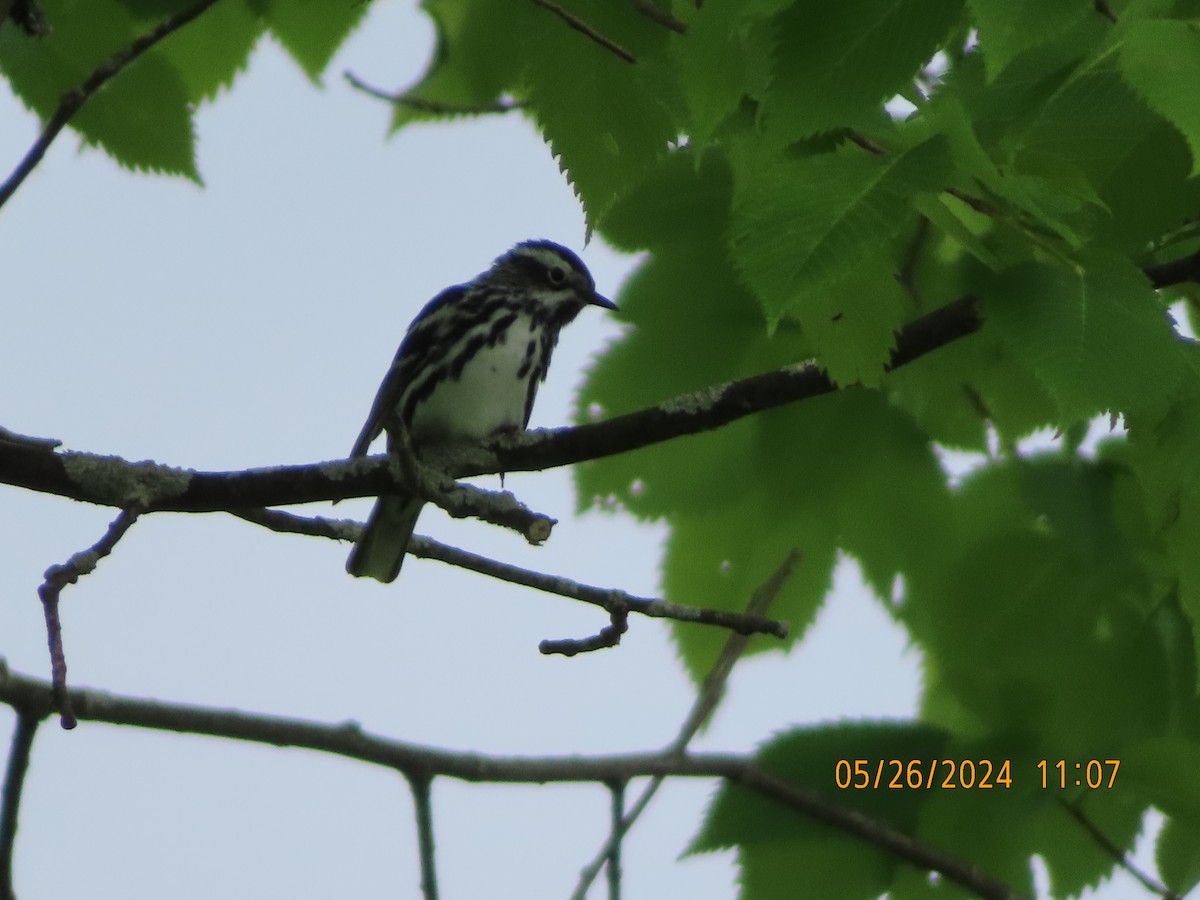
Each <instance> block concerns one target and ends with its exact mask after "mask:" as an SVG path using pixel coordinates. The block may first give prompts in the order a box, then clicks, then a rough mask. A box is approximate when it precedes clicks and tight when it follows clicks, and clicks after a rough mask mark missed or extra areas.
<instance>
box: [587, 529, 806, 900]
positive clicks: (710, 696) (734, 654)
mask: <svg viewBox="0 0 1200 900" xmlns="http://www.w3.org/2000/svg"><path fill="white" fill-rule="evenodd" d="M799 561H800V552H799V551H798V550H793V551H792V552H791V553H789V554H788V555H787V556H786V557H785V558H784V560H783V562H782V563H780V564H779V568H777V569H776V570H775V571H774V572H772V573H771V575H770V577H769V578H768V579H767V580H766V581H765V582H763V583H762V584H761V585H759V587H758V588H757V589H755V591H754V594H753V595H752V596H751V597H750V601H749V603H747V604H746V614H747V615H751V616H765V615H766V614H767V610H769V609H770V608H771V604H772V603H774V602H775V598H776V597H777V596H779V591H780V590H782V588H783V586H784V584H785V583H787V580H788V578H789V577H791V574H792V570H793V569H795V567H796V564H797V563H798V562H799ZM747 643H749V637H748V636H747V635H744V634H731V635H730V636H729V639H728V640H727V641H726V642H725V646H724V647H723V648H722V649H721V653H720V655H719V656H718V657H717V661H716V662H715V663H713V667H712V669H711V670H709V673H708V675H706V676H705V678H704V682H703V683H702V684H701V686H700V692H699V694H697V696H696V702H695V703H694V704H693V705H692V708H691V710H690V711H689V712H688V715H687V718H685V719H684V720H683V725H682V726H680V728H679V733H678V734H677V735H676V736H675V740H674V741H672V742H671V743H670V745H668V747H667V752H668V753H673V754H676V755H680V756H682V755H683V753H684V752H685V751H686V750H687V745H688V744H690V743H691V741H692V738H694V737H695V736H696V735H697V734H698V733H699V731H700V729H701V728H702V727H704V723H705V722H706V721H708V718H709V717H710V716H711V715H712V713H713V710H715V709H716V708H717V704H718V703H720V702H721V697H722V696H724V694H725V683H726V682H727V681H728V679H729V674H730V672H732V671H733V666H734V663H736V662H737V661H738V659H739V658H740V657H741V655H742V652H743V651H744V650H745V649H746V644H747ZM662 783H663V779H662V778H660V777H655V778H652V779H650V783H649V784H648V785H646V787H645V789H644V790H643V791H642V793H641V795H640V796H639V797H638V799H637V801H636V802H635V803H634V804H633V808H632V809H630V810H629V812H628V814H626V815H625V816H624V817H623V818H622V819H621V822H620V826H619V827H617V826H614V827H613V830H612V834H611V835H610V836H609V839H608V841H607V842H606V843H605V844H604V846H603V847H601V848H600V852H599V853H598V854H596V856H595V857H594V858H593V859H592V861H591V862H589V863H588V864H587V865H586V866H584V867H583V869H582V870H581V871H580V873H579V881H578V882H577V883H576V885H575V890H574V892H573V893H572V894H571V900H584V898H586V897H587V892H588V888H590V887H591V886H592V882H593V881H595V880H596V876H597V875H598V874H599V873H600V869H601V868H602V867H603V866H604V864H605V861H606V860H607V859H608V857H609V854H611V853H612V852H613V848H614V847H617V846H619V844H620V841H621V839H622V838H623V837H624V836H625V835H626V834H627V833H628V832H629V829H631V828H632V827H633V826H634V823H636V822H637V820H638V819H639V818H640V817H641V815H642V813H643V812H644V811H645V809H646V807H647V806H649V805H650V801H651V800H652V799H654V795H655V794H657V793H658V789H659V788H660V787H661V786H662Z"/></svg>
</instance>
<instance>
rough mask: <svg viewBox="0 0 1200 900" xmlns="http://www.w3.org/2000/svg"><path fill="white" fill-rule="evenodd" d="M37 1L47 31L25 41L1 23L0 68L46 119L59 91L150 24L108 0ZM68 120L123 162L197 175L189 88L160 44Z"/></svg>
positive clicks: (74, 83) (77, 81) (78, 81)
mask: <svg viewBox="0 0 1200 900" xmlns="http://www.w3.org/2000/svg"><path fill="white" fill-rule="evenodd" d="M43 6H44V8H45V12H46V17H47V19H48V20H49V21H50V23H51V26H52V29H51V32H50V34H48V35H46V36H44V37H41V38H39V39H37V40H31V39H29V38H27V37H26V36H25V35H24V34H22V33H21V32H19V31H18V30H17V29H16V28H3V29H0V69H3V71H4V74H5V75H6V76H8V79H9V82H10V83H11V84H12V87H13V90H14V91H15V92H16V94H17V95H18V96H19V97H20V98H21V100H22V101H23V102H24V103H25V104H26V105H27V106H28V107H30V108H31V109H33V110H34V111H36V112H37V113H38V115H39V116H41V117H42V118H43V119H48V118H49V117H50V115H51V114H52V112H53V111H54V109H55V108H56V107H57V105H58V101H59V98H60V97H61V96H62V95H63V93H65V92H66V91H68V90H70V89H72V88H75V87H77V86H78V85H80V84H82V83H83V81H84V80H85V79H86V78H87V77H88V76H89V75H90V74H91V73H92V71H93V70H94V69H95V68H96V67H97V66H98V65H99V64H100V63H101V62H102V61H104V60H105V59H107V58H108V57H109V56H111V55H112V54H113V53H115V52H116V51H118V50H121V49H123V48H125V47H127V46H128V45H129V44H131V43H132V42H133V41H134V39H136V38H137V37H138V36H140V35H141V34H143V33H145V32H146V31H148V30H149V28H150V27H151V26H150V25H148V24H146V23H144V22H142V21H141V20H138V19H135V18H134V17H133V16H131V15H130V14H129V12H128V11H127V10H126V9H125V8H124V7H123V6H121V5H120V4H118V3H115V2H113V0H89V2H87V3H84V2H81V0H47V2H45V3H44V4H43ZM168 40H169V39H168ZM70 126H71V127H72V128H74V129H75V130H76V131H78V132H79V133H80V134H81V135H83V137H84V139H85V140H86V141H87V142H88V143H89V144H94V145H99V146H100V147H101V148H102V149H104V151H105V152H106V153H108V154H109V155H110V156H112V157H113V159H115V160H116V161H117V162H119V163H120V164H121V165H123V166H126V167H128V168H131V169H149V170H153V171H159V172H169V173H172V174H178V175H185V176H187V177H189V178H192V179H195V180H198V179H199V175H198V174H197V171H196V161H195V154H194V149H193V135H192V119H191V111H190V108H189V106H188V92H187V89H186V87H185V85H184V83H183V81H182V80H181V79H180V77H179V75H178V73H177V72H176V71H175V69H174V68H173V67H172V66H171V65H170V64H169V63H168V62H167V61H166V59H165V58H164V57H163V55H162V54H161V52H159V51H158V50H150V51H148V52H147V53H145V54H144V55H143V56H141V57H140V58H138V59H136V60H134V61H133V62H132V63H130V64H129V65H128V66H127V67H126V68H125V69H124V70H122V71H121V72H119V73H118V74H117V75H116V76H115V77H114V78H113V79H112V80H111V81H109V82H108V84H106V85H105V86H104V88H103V89H102V90H101V91H99V92H97V93H96V94H95V95H94V96H93V97H92V98H91V99H90V100H88V102H87V103H86V104H84V106H83V108H82V109H81V110H80V111H79V112H78V113H77V114H76V115H75V117H74V118H73V119H72V120H71V123H70Z"/></svg>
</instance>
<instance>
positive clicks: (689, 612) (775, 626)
mask: <svg viewBox="0 0 1200 900" xmlns="http://www.w3.org/2000/svg"><path fill="white" fill-rule="evenodd" d="M232 515H235V516H237V517H238V518H239V519H245V520H246V521H247V522H253V523H254V524H256V525H262V526H263V527H265V528H270V529H271V530H272V531H279V532H286V533H292V534H307V535H313V536H315V537H326V538H334V539H335V540H341V541H356V540H358V536H359V534H360V533H361V532H362V527H363V526H362V525H361V524H359V523H358V522H355V521H352V520H350V519H327V518H324V517H321V516H317V517H314V518H308V517H306V516H297V515H295V514H294V513H289V512H283V511H282V510H278V509H241V510H234V511H233V512H232ZM408 552H409V553H410V554H411V555H412V556H417V557H420V558H421V559H436V560H437V561H439V562H444V563H446V564H447V565H451V566H458V567H460V568H463V569H469V570H471V571H472V572H478V573H479V574H480V575H487V576H489V577H491V578H498V579H500V580H502V581H508V582H511V583H513V584H519V585H521V586H522V587H529V588H533V589H535V590H539V591H545V592H546V593H548V594H556V595H558V596H560V597H568V598H570V599H572V600H579V601H581V602H583V603H590V604H592V605H593V606H599V607H601V608H603V609H605V610H607V611H608V613H609V614H610V615H617V614H619V613H622V612H636V613H640V614H641V615H643V616H648V617H650V618H656V619H674V620H676V621H678V622H695V623H697V624H700V625H715V626H717V627H718V628H728V629H730V630H731V631H735V632H737V633H738V634H770V635H774V636H775V637H777V638H785V637H787V634H788V626H787V623H786V622H780V621H777V620H775V619H768V618H766V617H765V616H755V615H747V614H744V613H733V612H727V611H725V610H722V609H705V608H703V607H695V606H682V605H680V604H678V603H669V602H667V601H666V600H656V599H653V598H650V597H637V596H635V595H633V594H628V593H626V592H625V591H622V590H618V589H616V588H601V587H595V586H593V585H589V584H582V583H581V582H578V581H574V580H572V579H570V578H565V577H563V576H561V575H548V574H545V573H542V572H535V571H533V570H532V569H523V568H521V567H520V566H514V565H512V564H511V563H506V562H500V561H499V560H496V559H492V558H490V557H487V556H481V555H479V554H478V553H471V552H470V551H469V550H461V549H459V548H458V547H451V546H449V545H448V544H443V543H441V542H439V541H435V540H434V539H433V538H430V537H425V536H424V535H419V534H418V535H413V539H412V542H411V543H410V544H409V546H408ZM543 652H545V651H543Z"/></svg>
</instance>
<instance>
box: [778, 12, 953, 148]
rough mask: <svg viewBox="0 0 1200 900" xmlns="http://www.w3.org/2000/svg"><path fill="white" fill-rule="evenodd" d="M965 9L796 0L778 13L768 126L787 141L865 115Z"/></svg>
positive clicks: (905, 78)
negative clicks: (802, 0) (801, 0)
mask: <svg viewBox="0 0 1200 900" xmlns="http://www.w3.org/2000/svg"><path fill="white" fill-rule="evenodd" d="M961 9H962V2H961V0H843V2H840V3H795V4H793V5H792V6H791V8H790V9H788V10H786V11H784V12H783V13H782V14H781V15H780V16H779V17H778V31H777V34H778V42H777V50H776V53H775V57H774V60H773V62H774V75H773V78H772V81H771V86H770V89H769V93H768V96H767V100H766V103H765V105H764V107H763V113H762V115H763V119H764V127H765V128H766V130H767V132H768V133H769V134H770V135H772V137H773V138H775V139H777V140H780V142H782V141H784V140H795V139H798V138H802V137H806V136H808V135H812V134H816V133H818V132H821V131H827V130H829V129H831V128H834V127H837V126H843V125H853V124H856V123H858V122H860V121H862V120H863V118H864V117H865V116H867V115H869V114H871V113H873V112H874V111H877V110H878V109H879V108H880V107H881V106H882V105H883V103H884V102H885V101H887V100H889V99H890V98H891V97H892V96H894V95H895V94H896V93H897V92H898V91H899V90H901V89H902V88H904V87H906V86H907V85H908V84H909V82H910V81H911V79H912V78H913V76H915V75H916V73H917V72H918V70H919V69H920V68H921V67H922V66H923V65H924V64H925V63H926V62H928V61H929V59H930V57H931V56H933V54H934V51H935V50H936V49H937V47H938V42H939V41H941V40H942V39H943V38H945V37H946V35H947V33H948V32H949V31H950V27H951V25H953V23H954V22H955V20H956V19H957V18H958V16H959V13H960V11H961Z"/></svg>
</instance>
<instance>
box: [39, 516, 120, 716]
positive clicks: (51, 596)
mask: <svg viewBox="0 0 1200 900" xmlns="http://www.w3.org/2000/svg"><path fill="white" fill-rule="evenodd" d="M137 518H138V511H137V510H136V509H123V510H121V512H120V514H119V515H118V516H117V517H116V518H115V519H113V520H112V523H111V524H110V525H109V526H108V530H107V531H105V532H104V536H103V537H102V538H100V540H98V541H97V542H96V543H95V544H93V545H92V546H91V547H89V548H88V549H87V550H83V551H81V552H79V553H76V554H74V555H73V556H72V557H71V558H70V559H68V560H67V561H66V562H65V563H63V564H62V565H58V564H55V565H53V566H51V567H50V568H48V569H47V570H46V573H45V579H46V580H45V581H43V582H42V584H41V586H39V587H38V596H39V597H40V598H41V600H42V609H43V611H44V612H45V615H46V642H47V643H48V644H49V646H50V670H51V672H52V675H53V679H52V682H53V685H54V696H55V698H56V699H57V701H58V706H57V709H58V710H59V712H60V713H61V717H62V718H61V721H62V727H63V728H67V729H70V728H74V727H75V724H76V723H75V715H74V714H73V713H72V711H71V703H70V696H69V694H68V693H67V656H66V653H65V651H64V650H63V642H62V622H61V620H60V619H59V614H58V601H59V596H60V595H61V594H62V590H63V588H65V587H66V586H67V585H68V584H74V583H75V582H77V581H78V580H79V579H80V578H81V577H83V576H84V575H87V574H89V573H90V572H91V571H92V570H94V569H95V568H96V564H97V563H99V562H100V560H102V559H104V557H106V556H108V555H109V554H110V553H112V551H113V548H114V547H115V546H116V545H117V541H119V540H121V538H122V537H124V536H125V532H126V531H128V530H129V527H130V526H131V525H133V523H134V522H136V521H137Z"/></svg>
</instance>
